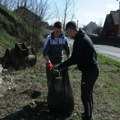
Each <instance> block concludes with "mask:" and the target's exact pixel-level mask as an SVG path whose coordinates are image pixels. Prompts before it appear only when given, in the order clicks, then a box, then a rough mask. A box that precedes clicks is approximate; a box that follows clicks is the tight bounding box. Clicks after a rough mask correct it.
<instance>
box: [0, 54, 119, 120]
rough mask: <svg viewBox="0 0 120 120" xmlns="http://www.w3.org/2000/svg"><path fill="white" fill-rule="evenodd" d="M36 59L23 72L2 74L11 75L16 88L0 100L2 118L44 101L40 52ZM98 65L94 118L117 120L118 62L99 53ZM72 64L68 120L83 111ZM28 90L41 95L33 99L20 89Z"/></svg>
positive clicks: (77, 74)
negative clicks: (72, 101) (72, 107)
mask: <svg viewBox="0 0 120 120" xmlns="http://www.w3.org/2000/svg"><path fill="white" fill-rule="evenodd" d="M37 60H38V61H37V64H36V65H35V66H33V67H31V68H27V69H25V70H22V71H13V72H10V73H7V74H6V75H5V77H6V76H11V78H12V80H13V82H14V84H15V85H16V87H15V90H14V89H11V90H9V91H8V92H7V93H6V94H5V96H4V97H3V98H1V99H0V102H1V104H2V110H3V111H2V114H1V117H5V116H6V115H10V116H11V115H12V113H14V114H15V113H16V112H17V111H20V110H21V108H23V107H25V106H26V105H29V104H30V103H32V102H33V101H39V102H46V97H47V81H46V74H45V62H44V59H43V56H42V54H38V55H37ZM98 64H99V67H100V75H99V78H98V80H97V82H96V84H95V87H94V111H93V112H94V117H95V120H119V114H120V102H119V100H120V80H119V79H120V67H119V65H120V63H119V62H117V61H115V60H112V59H111V58H108V57H105V56H103V55H101V54H98ZM75 67H76V66H71V67H70V68H69V76H70V81H71V85H72V88H73V94H74V100H75V108H74V111H73V113H72V115H71V116H70V117H69V119H70V120H81V112H83V105H82V103H81V99H80V79H81V72H80V71H78V70H76V69H75ZM29 89H32V90H39V91H40V92H41V96H39V97H38V98H36V99H32V98H30V97H29V95H27V94H24V95H22V94H21V93H22V92H23V91H26V90H28V91H29ZM8 101H9V102H8ZM8 103H9V104H8ZM42 111H44V110H42ZM17 113H18V112H17ZM40 114H41V112H40V111H39V114H37V115H36V114H35V116H34V117H35V118H36V120H39V119H41V117H40ZM28 116H29V114H28ZM37 117H38V119H37ZM8 118H9V117H8ZM16 119H17V118H16ZM23 120H24V119H23ZM31 120H32V119H31ZM41 120H45V119H41Z"/></svg>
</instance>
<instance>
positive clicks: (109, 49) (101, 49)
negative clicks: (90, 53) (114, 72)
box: [94, 45, 120, 61]
mask: <svg viewBox="0 0 120 120" xmlns="http://www.w3.org/2000/svg"><path fill="white" fill-rule="evenodd" d="M94 46H95V49H96V51H97V52H98V53H102V54H104V55H107V56H109V57H111V58H113V59H115V60H117V61H120V48H117V47H113V46H108V45H94Z"/></svg>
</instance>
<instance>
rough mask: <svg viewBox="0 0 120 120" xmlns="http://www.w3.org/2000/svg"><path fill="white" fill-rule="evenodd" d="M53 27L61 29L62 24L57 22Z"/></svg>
mask: <svg viewBox="0 0 120 120" xmlns="http://www.w3.org/2000/svg"><path fill="white" fill-rule="evenodd" d="M54 27H55V28H58V29H61V28H62V23H61V22H59V21H57V22H55V24H54Z"/></svg>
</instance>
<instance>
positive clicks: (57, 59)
mask: <svg viewBox="0 0 120 120" xmlns="http://www.w3.org/2000/svg"><path fill="white" fill-rule="evenodd" d="M63 50H65V52H66V54H67V55H68V56H69V55H70V49H69V45H68V40H67V38H66V37H65V36H64V34H61V36H60V37H59V38H55V37H54V33H51V34H50V35H48V36H47V38H46V40H45V43H44V47H43V56H48V57H49V59H50V61H51V62H52V63H53V64H58V63H61V62H62V61H63V60H64V59H63Z"/></svg>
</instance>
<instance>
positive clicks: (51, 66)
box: [46, 62, 53, 70]
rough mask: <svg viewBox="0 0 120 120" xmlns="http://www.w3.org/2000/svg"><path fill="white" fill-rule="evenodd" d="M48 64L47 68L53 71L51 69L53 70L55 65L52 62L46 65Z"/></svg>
mask: <svg viewBox="0 0 120 120" xmlns="http://www.w3.org/2000/svg"><path fill="white" fill-rule="evenodd" d="M46 64H47V68H48V69H50V70H51V69H52V68H53V64H52V63H51V62H48V63H46Z"/></svg>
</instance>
